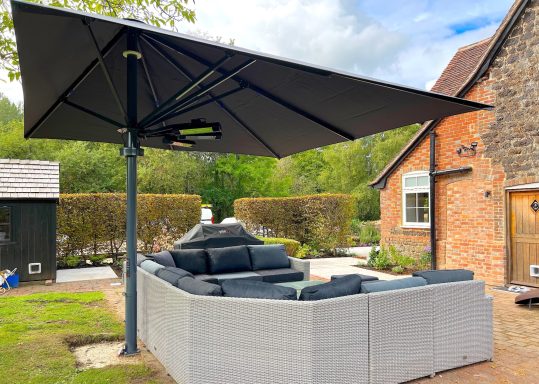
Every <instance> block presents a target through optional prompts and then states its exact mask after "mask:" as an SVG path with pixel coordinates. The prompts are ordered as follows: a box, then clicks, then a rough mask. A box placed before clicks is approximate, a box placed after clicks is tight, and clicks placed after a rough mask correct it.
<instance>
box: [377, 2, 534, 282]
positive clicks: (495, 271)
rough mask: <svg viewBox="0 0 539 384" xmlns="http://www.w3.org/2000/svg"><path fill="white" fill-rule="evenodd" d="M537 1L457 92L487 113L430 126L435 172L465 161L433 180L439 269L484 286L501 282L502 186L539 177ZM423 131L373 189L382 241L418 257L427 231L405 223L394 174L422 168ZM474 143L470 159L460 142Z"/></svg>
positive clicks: (503, 252) (424, 151)
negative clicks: (470, 276)
mask: <svg viewBox="0 0 539 384" xmlns="http://www.w3.org/2000/svg"><path fill="white" fill-rule="evenodd" d="M538 68H539V1H537V0H536V1H532V2H531V3H530V5H529V6H528V7H527V8H526V9H525V11H524V13H523V14H522V15H521V17H520V19H519V20H518V21H517V22H516V24H515V25H514V27H513V29H512V30H511V32H510V34H509V35H508V38H507V39H506V41H505V42H504V44H503V45H502V47H501V49H500V51H499V53H498V54H497V56H496V58H495V59H494V61H493V62H492V65H491V66H490V68H489V69H488V71H487V72H486V73H485V75H484V76H483V77H482V78H481V79H480V80H479V81H477V82H476V83H475V84H474V86H473V87H472V88H471V89H470V90H469V91H468V92H467V93H466V95H465V96H464V97H465V98H466V99H469V100H474V101H479V102H483V103H486V104H491V105H494V106H495V107H496V108H495V109H494V110H492V111H480V112H473V113H468V114H464V115H459V116H453V117H449V118H445V119H443V120H442V121H441V123H440V124H438V125H437V126H436V128H435V132H436V135H437V137H436V164H437V170H444V169H449V168H457V167H462V166H471V167H472V168H473V170H472V171H471V172H469V173H464V174H453V175H446V176H438V177H437V179H436V212H435V215H436V227H437V230H436V239H437V247H436V250H437V263H438V267H439V268H468V269H471V270H473V271H474V272H475V274H476V278H478V279H482V280H485V281H486V282H487V283H488V284H494V285H502V284H504V283H505V282H506V281H507V278H508V276H507V273H508V272H507V268H506V265H507V240H506V223H507V212H506V208H505V207H506V199H507V196H506V190H505V188H506V187H508V186H515V185H521V184H527V183H535V182H539V177H538V175H539V134H538V132H539V107H538V100H539V71H538ZM429 141H430V140H429V137H428V136H426V137H425V138H424V139H423V140H422V141H421V142H420V143H419V144H418V145H417V146H416V147H415V148H414V150H413V151H412V152H411V153H410V154H409V155H408V156H407V157H406V158H405V159H404V160H403V161H402V162H401V163H400V164H399V166H398V167H397V168H396V170H395V171H393V172H392V173H391V174H390V176H389V177H388V178H387V184H386V186H385V188H383V189H381V190H380V202H381V234H382V244H383V245H394V246H396V247H397V248H399V249H401V250H402V251H404V252H406V253H407V254H412V255H419V254H420V253H421V252H422V251H423V250H424V249H425V247H428V246H429V245H430V238H429V236H430V233H429V230H428V229H416V228H405V227H403V226H402V222H403V211H402V210H403V207H402V205H403V204H402V175H403V174H406V173H408V172H413V171H421V170H423V171H427V170H428V169H429V146H430V143H429ZM474 141H475V142H477V143H478V146H477V153H476V155H475V156H473V157H465V156H459V155H458V154H457V152H456V149H457V148H458V147H459V146H460V145H461V144H462V145H465V146H469V145H470V143H471V142H474Z"/></svg>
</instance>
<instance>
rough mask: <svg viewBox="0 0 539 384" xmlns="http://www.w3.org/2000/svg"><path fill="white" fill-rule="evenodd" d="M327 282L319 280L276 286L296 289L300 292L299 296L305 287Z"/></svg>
mask: <svg viewBox="0 0 539 384" xmlns="http://www.w3.org/2000/svg"><path fill="white" fill-rule="evenodd" d="M324 283H325V281H319V280H302V281H290V282H287V283H276V284H275V285H280V286H281V287H289V288H294V289H295V290H296V291H297V292H298V296H299V294H300V292H301V290H302V289H303V288H305V287H312V286H313V285H320V284H324Z"/></svg>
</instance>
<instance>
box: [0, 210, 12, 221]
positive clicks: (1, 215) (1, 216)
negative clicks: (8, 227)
mask: <svg viewBox="0 0 539 384" xmlns="http://www.w3.org/2000/svg"><path fill="white" fill-rule="evenodd" d="M9 211H10V209H9V208H7V207H2V208H0V224H9V222H10V220H9Z"/></svg>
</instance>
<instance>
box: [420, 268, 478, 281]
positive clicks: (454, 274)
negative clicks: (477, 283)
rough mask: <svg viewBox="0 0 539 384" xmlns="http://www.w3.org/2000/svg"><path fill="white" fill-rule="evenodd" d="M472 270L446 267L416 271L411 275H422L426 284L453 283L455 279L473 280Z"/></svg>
mask: <svg viewBox="0 0 539 384" xmlns="http://www.w3.org/2000/svg"><path fill="white" fill-rule="evenodd" d="M473 275H474V273H473V271H469V270H467V269H446V270H440V271H417V272H414V273H412V276H417V277H422V278H424V279H425V280H427V284H442V283H453V282H456V281H467V280H473Z"/></svg>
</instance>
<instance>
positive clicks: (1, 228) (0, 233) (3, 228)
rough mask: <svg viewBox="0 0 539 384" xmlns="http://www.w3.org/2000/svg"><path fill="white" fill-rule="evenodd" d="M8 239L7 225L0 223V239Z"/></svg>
mask: <svg viewBox="0 0 539 384" xmlns="http://www.w3.org/2000/svg"><path fill="white" fill-rule="evenodd" d="M6 240H9V225H8V224H0V241H6Z"/></svg>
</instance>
